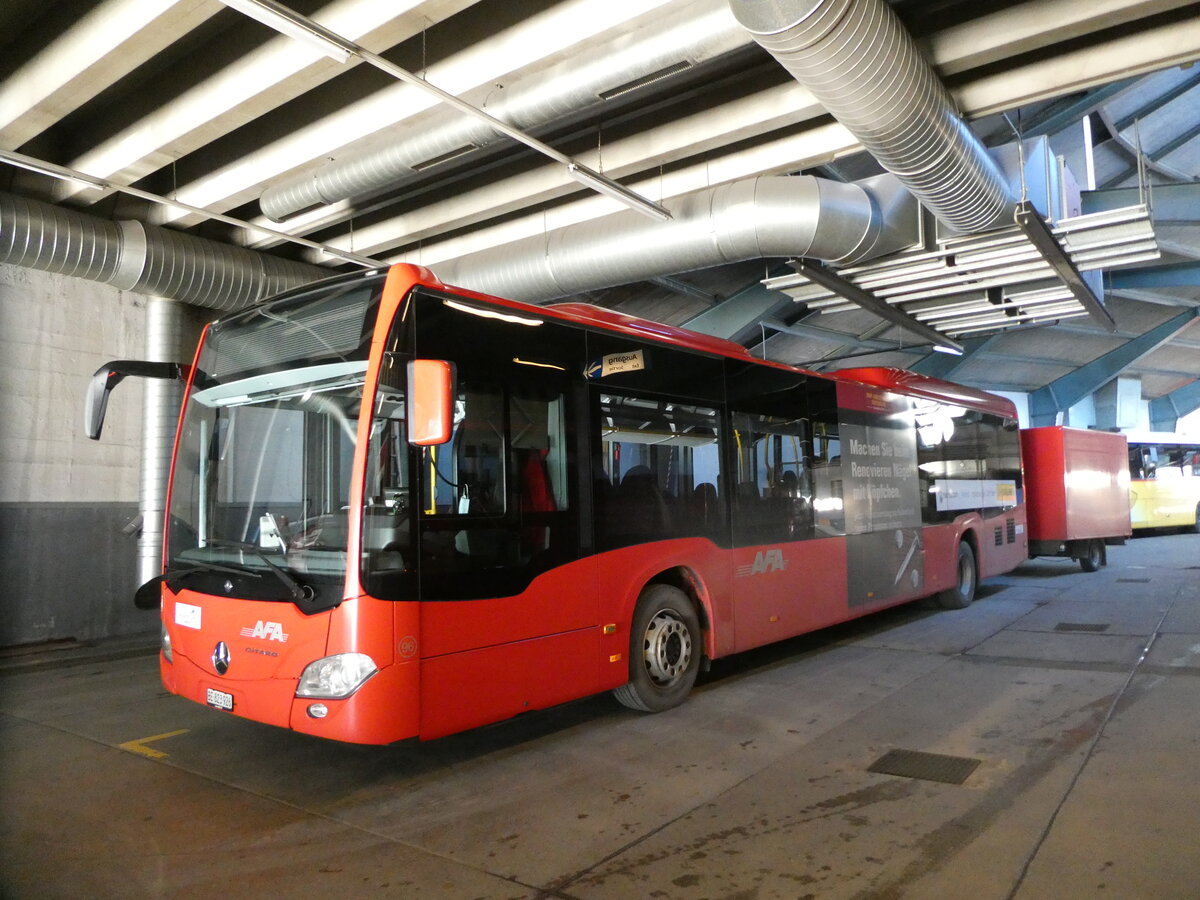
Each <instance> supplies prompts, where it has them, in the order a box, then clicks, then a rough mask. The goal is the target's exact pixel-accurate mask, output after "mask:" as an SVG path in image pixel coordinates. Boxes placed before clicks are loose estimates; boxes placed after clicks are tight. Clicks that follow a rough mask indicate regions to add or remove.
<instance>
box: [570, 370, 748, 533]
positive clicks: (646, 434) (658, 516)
mask: <svg viewBox="0 0 1200 900" xmlns="http://www.w3.org/2000/svg"><path fill="white" fill-rule="evenodd" d="M596 402H597V406H596V413H595V415H596V419H597V421H598V423H599V431H600V434H599V452H600V457H599V459H598V460H597V461H596V464H595V465H594V467H593V468H594V471H595V472H596V478H595V479H594V482H595V492H594V495H593V502H594V504H595V508H596V527H597V538H598V541H599V544H600V546H601V547H602V548H604V549H611V548H614V547H624V546H628V545H630V544H637V543H642V542H645V541H656V540H665V539H667V538H672V537H690V536H694V535H704V536H708V537H712V538H714V539H719V537H720V534H721V532H722V531H723V529H724V514H723V512H722V507H721V503H722V491H721V472H720V458H721V457H720V453H719V451H718V446H719V442H718V430H719V421H718V416H717V412H716V410H715V409H709V408H706V407H700V406H692V405H690V404H683V403H673V402H667V401H662V400H657V399H649V398H641V397H623V396H617V395H610V394H598V395H597V401H596Z"/></svg>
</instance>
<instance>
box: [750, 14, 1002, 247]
mask: <svg viewBox="0 0 1200 900" xmlns="http://www.w3.org/2000/svg"><path fill="white" fill-rule="evenodd" d="M729 5H730V8H731V9H732V10H733V14H734V16H735V17H736V18H737V20H738V22H740V23H741V25H742V27H744V28H745V29H746V30H747V31H748V32H750V34H751V35H752V36H753V38H754V39H755V40H756V41H758V43H759V44H761V45H762V47H763V48H764V49H765V50H767V52H769V53H770V54H771V55H772V56H773V57H775V59H776V60H778V61H779V63H780V64H781V65H782V66H783V67H784V68H785V69H787V70H788V71H789V72H790V73H791V74H792V76H793V77H794V78H795V79H796V80H797V81H799V82H800V83H801V84H802V85H804V87H806V88H807V89H808V90H810V91H811V92H812V94H813V96H815V97H816V98H817V99H818V100H820V101H821V103H822V104H823V105H824V106H825V108H826V109H827V110H828V111H829V112H830V113H831V114H832V115H833V116H834V117H835V118H836V119H837V120H838V121H839V122H841V123H842V124H843V125H845V126H846V128H848V129H849V130H850V132H851V133H852V134H853V135H854V136H855V137H856V138H858V140H859V141H860V142H861V143H862V145H863V146H864V147H865V148H866V149H867V150H868V151H870V153H871V155H872V156H874V157H875V159H876V160H878V161H879V164H880V165H882V166H883V167H884V168H885V169H887V170H888V171H889V172H891V173H892V174H893V175H895V176H896V177H897V178H899V179H900V180H901V182H903V184H904V185H905V187H907V188H908V189H909V190H910V191H912V192H913V193H914V194H916V196H917V198H918V199H919V200H920V201H921V202H922V203H923V204H924V205H925V206H926V207H927V208H928V209H930V210H931V211H932V212H933V213H934V215H936V216H937V217H938V219H939V220H940V221H941V222H943V223H944V224H946V225H948V226H950V227H952V228H954V229H956V230H958V231H962V232H967V233H974V232H977V231H982V230H985V229H987V228H990V227H992V226H995V225H1000V224H1006V225H1008V224H1012V210H1013V198H1012V196H1011V194H1010V191H1009V189H1008V187H1007V185H1006V183H1005V181H1004V178H1003V176H1002V175H1001V174H1000V171H999V169H998V168H997V167H996V164H995V163H994V162H993V161H992V159H991V157H990V156H988V153H987V150H986V149H985V148H984V146H983V144H982V143H981V142H980V141H979V139H978V138H976V137H975V135H974V134H973V133H972V132H971V131H970V129H969V128H968V127H967V125H966V124H965V123H964V122H963V119H962V116H961V115H960V114H959V112H958V110H957V108H956V107H955V104H954V100H953V99H952V98H951V97H950V94H949V93H948V92H947V91H946V89H945V87H944V86H943V85H942V83H941V82H940V81H939V80H938V78H937V76H936V75H935V74H934V72H933V69H932V68H931V67H930V65H929V63H928V62H927V61H926V60H925V59H924V57H922V56H921V53H920V51H919V50H918V49H917V47H916V44H915V43H914V42H913V40H912V38H911V37H910V36H909V35H908V33H907V32H906V31H905V30H904V27H903V26H902V25H901V24H900V21H899V20H898V19H897V18H896V16H895V14H894V13H893V12H892V10H891V8H890V7H889V6H888V5H887V4H886V3H885V2H883V0H729Z"/></svg>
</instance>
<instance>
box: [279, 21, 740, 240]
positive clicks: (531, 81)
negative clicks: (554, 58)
mask: <svg viewBox="0 0 1200 900" xmlns="http://www.w3.org/2000/svg"><path fill="white" fill-rule="evenodd" d="M748 44H749V41H748V40H747V39H746V35H745V33H744V32H743V31H742V30H741V29H740V28H738V27H737V23H736V22H735V21H734V19H733V16H732V15H730V12H729V7H728V5H727V4H726V2H725V0H699V2H693V3H689V4H687V9H686V10H684V11H681V12H679V13H675V14H673V15H671V16H670V17H669V18H666V19H664V20H662V21H661V22H659V23H657V24H656V26H655V27H646V28H643V29H642V30H641V31H639V32H637V33H634V34H627V35H623V36H622V37H621V38H620V39H618V40H617V41H615V42H614V43H613V44H612V45H611V46H610V47H608V48H605V49H602V50H597V51H595V52H594V53H592V54H589V55H588V57H587V59H586V60H584V61H579V60H570V61H568V62H565V63H562V64H560V65H558V66H556V67H554V68H552V69H550V70H549V71H546V72H539V73H538V74H537V75H535V76H531V77H527V78H524V79H522V80H518V81H516V82H514V83H513V84H510V85H508V86H507V87H505V88H504V90H502V91H498V92H497V96H489V97H488V99H487V101H486V102H485V103H484V108H486V110H487V111H488V113H490V114H491V115H493V116H495V117H496V118H498V119H501V120H502V121H504V122H508V123H509V124H511V125H515V126H516V127H518V128H521V129H527V128H533V127H536V126H538V125H542V124H544V123H546V122H551V121H554V120H555V119H558V118H561V117H562V116H565V115H567V114H569V113H572V112H575V111H577V110H581V109H585V108H587V107H589V106H593V105H596V104H599V103H601V102H603V101H604V100H607V99H611V98H613V97H616V96H620V95H621V94H623V93H626V92H628V91H632V90H636V89H637V88H638V87H642V86H644V85H646V84H650V83H652V82H653V81H655V80H657V79H658V78H665V77H667V76H668V75H672V74H676V73H678V72H680V71H683V70H686V69H689V68H691V67H693V66H695V65H698V64H699V63H701V62H703V61H705V60H708V59H713V58H715V57H717V56H720V55H721V54H723V53H727V52H729V51H731V50H736V49H737V48H739V47H744V46H747V45H748ZM385 137H386V142H385V143H382V144H381V143H380V142H379V141H378V140H376V141H374V142H372V143H371V144H370V145H368V146H366V147H365V148H363V149H358V150H351V151H349V152H348V153H345V154H343V155H342V156H341V157H339V158H338V160H337V161H336V162H333V163H330V164H329V165H326V166H324V167H322V168H321V169H318V170H317V171H316V172H308V173H305V174H303V175H300V176H298V177H293V178H289V179H287V180H284V181H281V182H280V183H279V184H276V185H274V186H272V187H270V188H268V189H267V190H265V191H264V192H263V194H262V196H261V197H260V198H259V205H260V206H261V207H262V211H263V213H264V214H265V215H266V216H267V217H269V218H271V219H273V220H275V221H276V222H279V221H283V220H284V219H286V218H288V217H289V216H294V215H297V214H298V213H301V212H304V211H306V210H309V209H312V208H314V207H317V206H325V205H327V204H330V203H336V202H337V201H339V200H345V199H348V198H354V197H363V196H367V195H369V194H371V193H373V192H376V191H379V190H382V189H384V188H392V187H396V186H398V185H400V184H403V183H404V182H406V181H408V180H411V179H413V178H415V177H416V176H417V175H418V174H420V173H421V172H425V171H428V170H429V169H431V168H433V167H435V166H437V165H440V164H442V163H446V162H449V161H451V160H453V159H457V158H459V157H461V156H464V155H466V154H467V153H470V152H472V151H474V150H477V149H479V148H481V147H484V146H486V145H488V144H491V143H493V142H495V141H497V140H500V139H502V135H500V134H498V133H497V132H495V131H493V130H492V129H491V128H489V127H488V126H487V125H486V124H485V123H482V122H480V121H478V120H476V119H469V118H467V117H465V116H462V115H461V114H458V113H452V114H451V113H443V114H441V115H440V116H439V118H438V119H437V120H435V121H434V122H433V123H432V124H430V125H428V126H427V127H421V128H417V129H405V130H404V131H403V132H401V133H395V132H393V133H391V134H388V135H386V136H385Z"/></svg>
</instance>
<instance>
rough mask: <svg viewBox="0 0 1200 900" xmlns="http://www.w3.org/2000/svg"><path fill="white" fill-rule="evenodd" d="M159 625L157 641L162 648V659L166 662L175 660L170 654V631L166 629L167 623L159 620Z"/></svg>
mask: <svg viewBox="0 0 1200 900" xmlns="http://www.w3.org/2000/svg"><path fill="white" fill-rule="evenodd" d="M159 627H160V628H161V629H162V631H161V632H160V633H159V637H158V643H159V648H160V649H161V650H162V655H163V659H165V660H166V661H167V662H175V658H174V657H173V656H172V655H171V632H169V631H167V623H166V622H160V623H159Z"/></svg>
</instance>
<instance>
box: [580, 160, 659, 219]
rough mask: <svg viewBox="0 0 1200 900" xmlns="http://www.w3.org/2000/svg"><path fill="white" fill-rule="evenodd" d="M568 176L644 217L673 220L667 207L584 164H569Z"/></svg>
mask: <svg viewBox="0 0 1200 900" xmlns="http://www.w3.org/2000/svg"><path fill="white" fill-rule="evenodd" d="M567 174H568V175H570V176H571V177H572V178H574V179H575V180H576V181H578V182H579V183H580V184H582V185H584V186H585V187H590V188H591V189H592V190H594V191H598V192H599V193H601V194H604V195H605V196H608V197H612V198H613V199H614V200H619V201H620V202H621V203H624V204H625V205H626V206H629V207H632V208H633V209H636V210H637V211H638V212H640V213H642V215H646V216H649V217H650V218H652V219H658V221H660V222H666V221H667V220H668V219H670V218H671V212H670V210H668V209H667V208H666V207H665V206H661V205H660V204H658V203H655V202H653V201H651V200H647V199H646V198H645V197H643V196H642V195H641V194H638V193H636V192H634V191H631V190H629V188H627V187H625V186H624V185H621V184H618V183H617V182H615V181H613V180H612V179H611V178H607V177H605V176H604V175H601V174H600V173H599V172H597V171H595V170H593V169H589V168H588V167H587V166H585V165H583V163H577V162H571V163H568V164H567Z"/></svg>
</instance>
